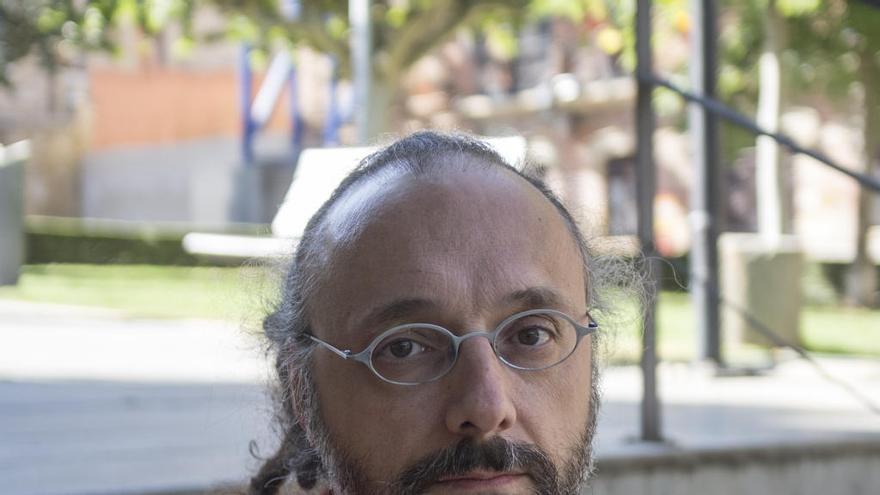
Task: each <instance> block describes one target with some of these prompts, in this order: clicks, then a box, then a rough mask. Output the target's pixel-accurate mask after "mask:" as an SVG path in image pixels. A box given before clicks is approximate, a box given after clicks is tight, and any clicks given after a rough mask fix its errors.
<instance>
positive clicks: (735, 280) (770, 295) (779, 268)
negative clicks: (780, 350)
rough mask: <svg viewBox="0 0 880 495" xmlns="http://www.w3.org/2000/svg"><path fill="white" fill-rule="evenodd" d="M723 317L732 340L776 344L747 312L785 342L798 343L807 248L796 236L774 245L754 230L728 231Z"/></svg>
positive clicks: (722, 246)
mask: <svg viewBox="0 0 880 495" xmlns="http://www.w3.org/2000/svg"><path fill="white" fill-rule="evenodd" d="M719 251H720V259H721V284H720V285H721V296H722V297H723V298H724V300H725V301H726V304H722V308H721V311H722V313H721V317H722V325H723V328H724V332H725V336H726V337H725V340H726V341H727V342H728V343H733V344H735V343H741V342H744V343H750V344H758V345H765V346H768V347H776V346H777V344H776V343H775V342H773V341H772V340H771V339H768V338H767V337H765V336H764V335H763V334H762V333H761V332H760V331H759V330H758V329H756V326H755V325H754V324H753V323H752V322H751V321H749V319H748V318H747V317H745V316H744V314H743V312H745V313H747V314H748V315H750V316H751V317H752V318H754V319H755V320H757V321H758V322H760V323H762V324H763V325H764V326H766V327H768V328H769V329H771V330H773V332H774V333H776V334H777V335H778V336H779V337H781V338H782V339H784V340H785V341H786V342H790V343H793V344H799V343H800V337H799V333H798V332H799V327H800V309H801V270H802V264H803V254H802V252H801V250H800V247H799V246H798V242H797V239H796V238H795V237H793V236H783V237H782V238H781V240H780V242H779V243H778V244H777V245H776V246H770V245H768V244H767V243H766V242H765V241H764V240H763V239H762V238H761V237H759V236H758V235H756V234H742V233H727V234H724V235H722V236H721V238H720V239H719Z"/></svg>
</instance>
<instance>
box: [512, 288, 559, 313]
mask: <svg viewBox="0 0 880 495" xmlns="http://www.w3.org/2000/svg"><path fill="white" fill-rule="evenodd" d="M504 301H505V302H506V303H509V304H516V305H520V306H528V307H529V308H532V309H534V308H551V309H552V308H560V307H563V306H565V301H566V298H565V297H563V296H562V294H560V293H559V292H558V291H557V290H555V289H552V288H550V287H529V288H526V289H522V290H518V291H516V292H511V293H510V294H508V295H507V296H505V297H504Z"/></svg>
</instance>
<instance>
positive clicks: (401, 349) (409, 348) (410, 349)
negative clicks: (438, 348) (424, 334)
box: [380, 339, 426, 359]
mask: <svg viewBox="0 0 880 495" xmlns="http://www.w3.org/2000/svg"><path fill="white" fill-rule="evenodd" d="M425 350H426V349H425V346H423V345H421V344H419V343H418V342H416V341H414V340H411V339H397V340H395V341H393V342H389V343H388V345H386V346H385V348H384V349H382V350H381V351H380V354H384V353H386V352H387V353H388V354H391V355H392V356H394V357H396V358H398V359H404V358H408V357H411V356H414V355H416V354H418V353H421V352H425Z"/></svg>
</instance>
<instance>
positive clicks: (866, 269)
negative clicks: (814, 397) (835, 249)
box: [846, 49, 880, 306]
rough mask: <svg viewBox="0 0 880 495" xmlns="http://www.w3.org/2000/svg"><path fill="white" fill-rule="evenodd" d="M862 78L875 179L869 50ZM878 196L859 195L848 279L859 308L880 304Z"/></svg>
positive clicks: (875, 73) (878, 71)
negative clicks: (875, 236) (875, 241)
mask: <svg viewBox="0 0 880 495" xmlns="http://www.w3.org/2000/svg"><path fill="white" fill-rule="evenodd" d="M859 76H860V78H861V82H862V86H863V87H864V91H865V101H864V103H865V105H864V106H865V119H864V126H863V128H862V132H863V133H864V134H863V135H864V146H865V152H864V159H865V173H867V174H869V175H871V174H874V175H876V173H875V169H876V168H877V163H876V162H877V149H878V147H880V135H878V134H880V95H878V94H877V84H880V65H878V63H877V60H876V59H875V58H874V56H873V53H872V51H871V50H869V49H865V50H863V51H862V53H861V63H860V65H859ZM876 195H877V193H875V192H873V191H869V190H868V189H866V188H864V187H860V188H859V192H858V199H857V201H858V213H857V215H858V219H857V226H856V257H855V260H854V261H853V264H852V265H851V266H850V268H849V270H848V273H847V276H846V300H847V302H849V303H850V304H856V305H859V306H876V305H878V304H880V297H878V293H877V269H876V266H875V265H874V262H873V261H872V260H871V259H870V257H869V256H868V229H869V228H870V226H871V223H872V221H871V220H872V218H871V216H872V213H873V206H874V201H875V199H876Z"/></svg>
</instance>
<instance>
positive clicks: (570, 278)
mask: <svg viewBox="0 0 880 495" xmlns="http://www.w3.org/2000/svg"><path fill="white" fill-rule="evenodd" d="M369 181H371V182H369V183H367V184H362V185H359V186H357V187H356V189H355V191H353V192H352V193H351V194H349V195H347V196H346V197H344V198H342V200H341V201H339V202H338V203H337V204H336V206H335V207H334V208H333V209H332V210H331V211H330V212H328V215H327V221H326V224H325V229H324V232H323V235H324V238H325V244H324V246H325V248H326V249H327V251H328V258H327V261H326V266H327V268H328V269H327V270H326V271H325V273H324V276H323V281H322V283H321V284H320V288H319V290H318V292H317V294H316V297H315V298H314V304H312V314H313V318H312V319H313V323H314V324H315V326H316V327H324V329H326V328H333V329H337V330H339V331H341V332H343V333H345V332H348V331H351V330H353V329H357V328H358V323H359V322H360V321H361V320H362V319H363V318H364V316H365V315H367V314H369V313H370V312H371V311H374V310H375V309H376V308H379V307H382V306H383V305H387V304H389V303H393V302H394V301H399V300H413V299H418V300H423V301H427V302H429V303H430V305H431V306H432V307H433V308H435V310H436V312H437V313H455V314H460V315H474V314H477V313H485V312H492V311H495V310H497V311H503V310H504V309H506V307H507V306H510V304H511V303H510V301H511V295H512V294H515V293H522V292H523V291H527V290H529V289H533V288H539V289H540V290H542V291H545V292H552V293H555V294H556V295H558V296H559V297H558V298H557V299H559V305H561V306H565V307H562V308H560V309H565V310H568V311H576V310H581V309H584V308H583V306H584V304H585V299H586V297H585V289H584V280H583V276H584V275H583V267H582V261H581V258H580V254H579V252H578V250H577V247H576V244H575V242H574V239H573V237H572V235H571V233H570V232H569V230H568V228H567V226H566V224H565V222H564V221H563V219H562V217H561V216H560V214H559V212H558V211H556V208H555V207H554V206H553V205H552V204H551V203H550V202H549V201H548V200H547V199H546V198H545V197H544V196H543V195H542V194H541V193H540V192H539V191H538V190H537V189H535V188H534V187H533V186H532V185H531V184H529V183H528V182H526V181H525V180H524V179H522V178H521V177H518V176H517V175H515V174H514V173H512V172H510V171H508V170H504V169H500V168H497V167H493V168H489V169H484V168H473V169H470V168H461V169H453V170H450V171H448V172H446V171H445V172H444V173H443V174H438V175H426V176H413V175H411V174H406V173H403V174H401V173H398V174H386V175H384V176H380V177H377V178H371V179H369ZM317 330H321V329H320V328H319V329H317Z"/></svg>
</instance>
